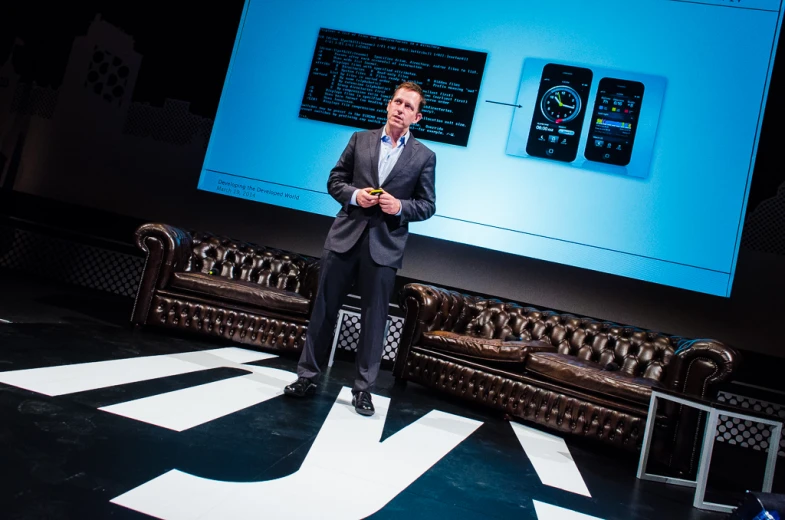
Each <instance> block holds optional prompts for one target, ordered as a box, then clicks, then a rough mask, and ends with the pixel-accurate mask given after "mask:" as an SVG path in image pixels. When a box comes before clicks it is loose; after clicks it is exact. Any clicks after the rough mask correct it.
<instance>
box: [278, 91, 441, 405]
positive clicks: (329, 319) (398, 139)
mask: <svg viewBox="0 0 785 520" xmlns="http://www.w3.org/2000/svg"><path fill="white" fill-rule="evenodd" d="M424 105H425V97H424V95H423V92H422V89H421V88H420V86H419V85H417V84H415V83H410V82H407V83H402V84H401V85H399V86H398V87H397V88H396V89H395V92H394V93H393V96H392V98H391V99H390V101H389V102H388V103H387V123H386V124H385V126H384V127H383V128H380V129H377V130H370V131H365V132H355V133H354V134H353V135H352V137H351V139H350V140H349V144H348V145H347V146H346V149H345V150H344V151H343V154H342V155H341V157H340V159H338V163H337V164H336V165H335V167H334V168H333V169H332V171H331V172H330V177H329V179H328V181H327V190H328V191H329V192H330V195H332V196H333V198H335V200H337V201H338V202H339V203H340V204H341V210H340V211H339V212H338V215H337V216H336V218H335V221H334V222H333V225H332V227H331V228H330V232H329V233H328V235H327V240H326V242H325V244H324V254H323V255H322V260H321V270H320V273H319V290H318V292H317V296H316V300H315V302H314V307H313V313H312V314H311V321H310V324H309V326H308V333H307V334H306V337H305V347H304V348H303V352H302V355H301V356H300V362H299V363H298V365H297V376H298V377H297V381H295V382H294V383H292V384H290V385H288V386H287V387H286V388H285V389H284V393H285V394H286V395H290V396H295V397H305V396H307V395H313V394H314V393H315V392H316V382H317V381H318V379H319V375H320V374H321V371H322V368H323V367H324V366H325V365H326V362H327V358H328V357H329V354H330V347H331V345H332V335H333V330H334V329H335V324H336V321H337V319H338V311H339V310H340V307H341V300H342V299H343V298H344V296H345V295H346V294H347V293H348V292H349V290H350V288H351V286H352V284H353V283H354V282H356V283H358V284H359V290H360V297H361V300H362V304H361V307H362V308H361V319H362V330H361V333H360V339H359V344H358V346H357V356H356V366H357V374H356V379H355V381H354V385H353V387H352V393H353V395H354V398H353V399H352V404H353V405H354V408H355V410H357V412H358V413H360V414H362V415H373V413H374V408H373V403H372V401H371V394H370V390H371V389H372V388H373V385H374V383H375V381H376V376H377V375H378V373H379V365H380V363H381V359H382V353H383V351H384V331H385V325H386V324H387V311H388V305H389V303H390V298H391V296H392V290H393V286H394V284H395V274H396V272H397V270H398V269H399V268H400V267H401V263H402V261H403V250H404V247H405V246H406V239H407V237H408V236H409V222H415V221H419V220H426V219H428V218H430V217H431V216H432V215H433V214H434V212H435V211H436V192H435V182H436V173H435V170H436V154H434V153H433V152H432V151H431V150H429V149H428V148H427V147H426V146H425V145H424V144H422V143H420V142H419V141H418V140H417V139H415V138H414V137H412V135H411V132H409V126H410V125H412V124H415V123H417V122H418V121H419V120H420V119H422V107H423V106H424ZM378 190H381V192H380V194H376V193H377V191H378Z"/></svg>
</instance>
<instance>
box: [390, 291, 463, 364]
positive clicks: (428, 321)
mask: <svg viewBox="0 0 785 520" xmlns="http://www.w3.org/2000/svg"><path fill="white" fill-rule="evenodd" d="M472 302H473V300H472V297H471V296H466V295H462V294H460V293H458V292H455V291H449V290H446V289H442V288H440V287H434V286H432V285H424V284H419V283H410V284H406V285H405V286H404V287H403V289H401V292H400V294H399V303H400V305H401V309H403V312H404V328H403V333H402V335H401V341H400V343H399V344H398V352H397V354H396V357H395V366H394V367H393V375H394V376H395V377H398V378H400V377H402V374H403V372H404V367H405V366H406V358H407V357H408V355H409V350H410V349H411V347H412V345H416V344H417V343H418V342H419V341H420V339H421V337H422V333H423V332H433V331H436V330H453V329H454V327H455V326H456V325H459V324H460V323H461V322H462V321H464V320H465V318H466V315H467V307H470V306H471V303H472Z"/></svg>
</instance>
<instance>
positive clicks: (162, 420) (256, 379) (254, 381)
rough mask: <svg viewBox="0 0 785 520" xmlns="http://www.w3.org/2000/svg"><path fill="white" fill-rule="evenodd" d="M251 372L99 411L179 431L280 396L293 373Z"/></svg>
mask: <svg viewBox="0 0 785 520" xmlns="http://www.w3.org/2000/svg"><path fill="white" fill-rule="evenodd" d="M244 368H245V369H247V370H252V371H253V373H252V374H249V375H247V376H241V377H233V378H230V379H224V380H223V381H215V382H212V383H207V384H204V385H199V386H194V387H191V388H184V389H182V390H175V391H173V392H168V393H165V394H159V395H153V396H150V397H145V398H143V399H136V400H134V401H127V402H124V403H119V404H114V405H111V406H105V407H103V408H99V410H104V411H105V412H110V413H113V414H117V415H122V416H124V417H129V418H131V419H136V420H137V421H143V422H146V423H149V424H154V425H156V426H161V427H163V428H169V429H170V430H175V431H178V432H181V431H183V430H187V429H188V428H193V427H194V426H199V425H200V424H204V423H206V422H210V421H213V420H215V419H218V418H219V417H223V416H225V415H229V414H230V413H234V412H237V411H239V410H243V409H245V408H248V407H250V406H253V405H255V404H259V403H262V402H264V401H267V400H268V399H272V398H273V397H276V396H278V395H281V394H282V393H283V387H284V386H286V385H288V384H289V383H291V382H292V381H294V380H295V379H297V374H295V373H293V372H287V371H285V370H278V369H275V368H269V367H257V366H245V367H244Z"/></svg>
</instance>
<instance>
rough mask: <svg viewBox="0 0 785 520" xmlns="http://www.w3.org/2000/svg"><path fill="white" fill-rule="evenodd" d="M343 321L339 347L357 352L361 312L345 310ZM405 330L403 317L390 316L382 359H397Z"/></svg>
mask: <svg viewBox="0 0 785 520" xmlns="http://www.w3.org/2000/svg"><path fill="white" fill-rule="evenodd" d="M344 314H345V315H344V318H343V321H342V322H341V323H340V330H339V331H338V332H337V334H338V343H337V345H336V350H337V349H342V350H348V351H350V352H357V343H358V342H359V340H360V329H361V327H362V324H361V323H360V314H358V313H356V312H351V311H344ZM402 331H403V318H398V317H394V316H393V317H390V321H389V326H388V328H387V337H386V338H385V340H384V353H383V354H382V359H383V360H387V361H395V355H396V353H397V352H398V345H399V344H400V342H401V332H402Z"/></svg>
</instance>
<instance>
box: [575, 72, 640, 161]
mask: <svg viewBox="0 0 785 520" xmlns="http://www.w3.org/2000/svg"><path fill="white" fill-rule="evenodd" d="M643 90H644V86H643V83H641V82H639V81H629V80H624V79H616V78H602V79H601V80H600V84H599V86H598V88H597V97H596V99H595V100H594V109H593V110H592V116H591V120H590V126H589V135H588V139H587V141H586V149H585V151H584V153H583V155H584V157H586V159H588V160H590V161H595V162H601V163H606V164H615V165H617V166H626V165H627V164H629V162H630V158H631V157H632V147H633V145H634V143H635V131H636V130H637V129H638V121H639V117H638V116H639V114H640V111H641V104H642V103H643Z"/></svg>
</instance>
